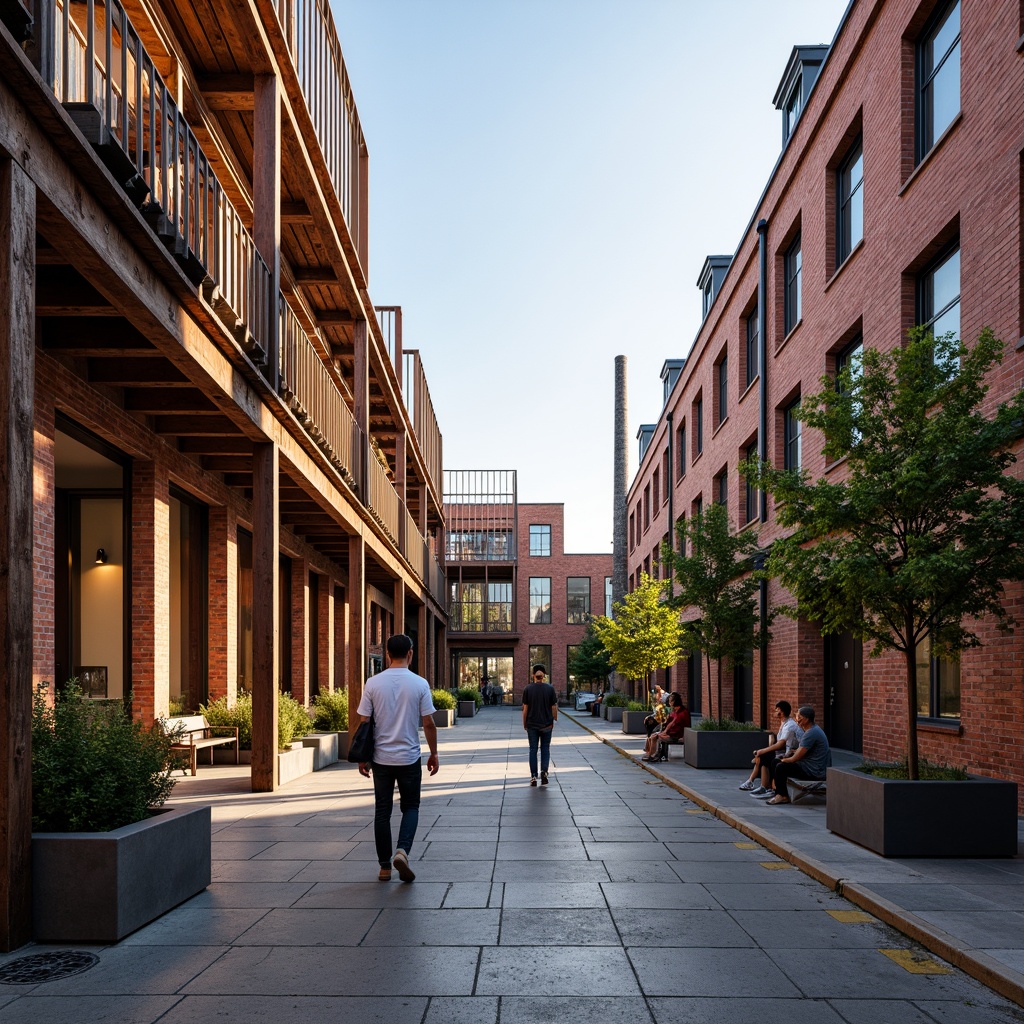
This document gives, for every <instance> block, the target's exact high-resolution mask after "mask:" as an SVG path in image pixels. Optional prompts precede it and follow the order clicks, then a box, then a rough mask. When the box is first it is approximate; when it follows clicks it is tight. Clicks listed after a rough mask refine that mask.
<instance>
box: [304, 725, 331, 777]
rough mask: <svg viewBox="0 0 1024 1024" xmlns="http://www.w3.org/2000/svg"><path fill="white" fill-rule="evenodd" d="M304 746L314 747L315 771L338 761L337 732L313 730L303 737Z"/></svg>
mask: <svg viewBox="0 0 1024 1024" xmlns="http://www.w3.org/2000/svg"><path fill="white" fill-rule="evenodd" d="M302 745H303V746H304V747H312V748H313V771H315V772H318V771H320V769H321V768H326V767H327V766H328V765H329V764H337V761H338V734H337V733H336V732H311V733H310V734H309V735H308V736H303V737H302Z"/></svg>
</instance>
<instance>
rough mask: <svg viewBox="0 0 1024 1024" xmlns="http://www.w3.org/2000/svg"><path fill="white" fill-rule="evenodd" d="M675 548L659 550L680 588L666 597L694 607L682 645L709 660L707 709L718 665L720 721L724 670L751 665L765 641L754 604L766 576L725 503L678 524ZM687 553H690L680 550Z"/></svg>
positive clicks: (753, 539) (678, 604)
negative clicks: (714, 668) (753, 654)
mask: <svg viewBox="0 0 1024 1024" xmlns="http://www.w3.org/2000/svg"><path fill="white" fill-rule="evenodd" d="M676 536H677V538H678V546H679V550H678V551H675V550H673V549H672V548H671V547H670V546H669V545H668V544H665V545H663V546H662V553H661V559H662V563H663V564H664V565H665V566H666V568H667V569H669V570H670V571H671V573H672V575H673V578H674V580H675V582H676V584H677V585H678V588H679V589H678V591H677V592H676V593H674V595H673V596H672V598H671V599H670V602H669V603H670V604H671V605H672V606H673V607H674V608H679V609H681V610H682V611H683V612H684V613H685V612H686V610H687V609H695V610H696V612H697V616H696V617H695V618H693V619H689V620H685V621H684V622H683V631H684V636H685V644H686V646H687V647H689V648H690V649H691V650H694V649H696V648H700V650H702V651H703V652H704V656H705V658H706V659H707V666H708V671H707V679H708V707H709V708H710V706H711V662H712V660H714V661H716V662H717V664H718V704H717V705H716V707H717V710H718V717H719V718H721V717H722V669H723V665H724V662H725V661H728V662H729V664H730V665H732V666H734V667H735V666H736V665H746V664H749V662H750V658H751V652H752V651H753V649H754V648H755V647H760V646H761V645H762V644H763V643H765V642H766V641H767V639H768V635H769V634H768V631H767V628H768V624H766V623H761V622H760V618H759V615H758V612H757V607H756V604H755V602H754V595H755V594H756V593H757V588H758V584H759V583H760V581H761V580H762V579H763V578H764V572H763V570H760V569H755V568H754V566H753V558H754V556H755V555H757V554H758V553H759V551H760V549H759V548H758V546H757V538H756V537H754V536H753V535H752V534H751V533H750V532H749V531H744V532H743V533H736V534H734V533H732V532H731V531H730V530H729V515H728V512H727V511H726V509H725V506H724V505H720V504H717V503H715V504H713V505H711V506H710V507H709V508H706V509H704V510H703V511H702V512H701V513H700V514H699V515H696V516H694V517H692V518H691V519H690V520H689V521H688V522H685V523H679V524H677V526H676ZM685 551H690V552H691V554H689V555H687V554H683V553H682V552H685Z"/></svg>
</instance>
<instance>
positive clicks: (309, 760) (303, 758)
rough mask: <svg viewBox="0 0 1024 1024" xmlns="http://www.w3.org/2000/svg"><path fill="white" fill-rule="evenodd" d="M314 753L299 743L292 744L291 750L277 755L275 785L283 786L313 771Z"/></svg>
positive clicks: (310, 748)
mask: <svg viewBox="0 0 1024 1024" xmlns="http://www.w3.org/2000/svg"><path fill="white" fill-rule="evenodd" d="M313 755H314V751H313V748H312V747H305V746H303V745H302V744H301V743H294V744H292V749H291V750H285V751H283V752H281V753H279V754H278V755H277V784H278V785H279V786H283V785H285V784H286V783H289V782H293V781H294V780H295V779H298V778H301V777H302V776H303V775H309V773H310V772H311V771H313V760H314V756H313Z"/></svg>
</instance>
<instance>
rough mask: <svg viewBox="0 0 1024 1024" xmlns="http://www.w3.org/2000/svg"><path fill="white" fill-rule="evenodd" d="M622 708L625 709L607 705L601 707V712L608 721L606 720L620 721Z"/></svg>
mask: <svg viewBox="0 0 1024 1024" xmlns="http://www.w3.org/2000/svg"><path fill="white" fill-rule="evenodd" d="M624 710H625V708H607V707H605V708H602V709H601V714H602V715H603V716H604V718H605V721H608V722H621V721H622V712H623V711H624Z"/></svg>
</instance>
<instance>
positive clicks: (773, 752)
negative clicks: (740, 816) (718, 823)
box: [740, 700, 804, 797]
mask: <svg viewBox="0 0 1024 1024" xmlns="http://www.w3.org/2000/svg"><path fill="white" fill-rule="evenodd" d="M792 713H793V705H792V704H790V703H789V701H788V700H780V701H779V702H778V703H777V704H776V705H775V715H776V717H777V718H778V719H779V727H778V732H777V733H776V739H775V742H774V743H770V744H769V745H768V746H767V747H762V748H761V749H760V750H755V751H754V767H753V768H752V769H751V772H750V778H748V779H747V781H746V782H744V783H743V784H742V785H741V786H740V789H743V790H748V791H749V792H750V795H751V796H756V797H762V796H763V797H768V796H772V795H773V793H772V788H771V784H772V777H773V775H774V773H775V764H776V759H777V758H779V757H785V756H786V754H792V753H793V751H794V750H796V748H797V747H798V746H799V745H800V738H801V737H802V736H803V734H804V731H803V729H801V728H800V726H799V725H798V724H797V721H796V719H795V718H793V714H792Z"/></svg>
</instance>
